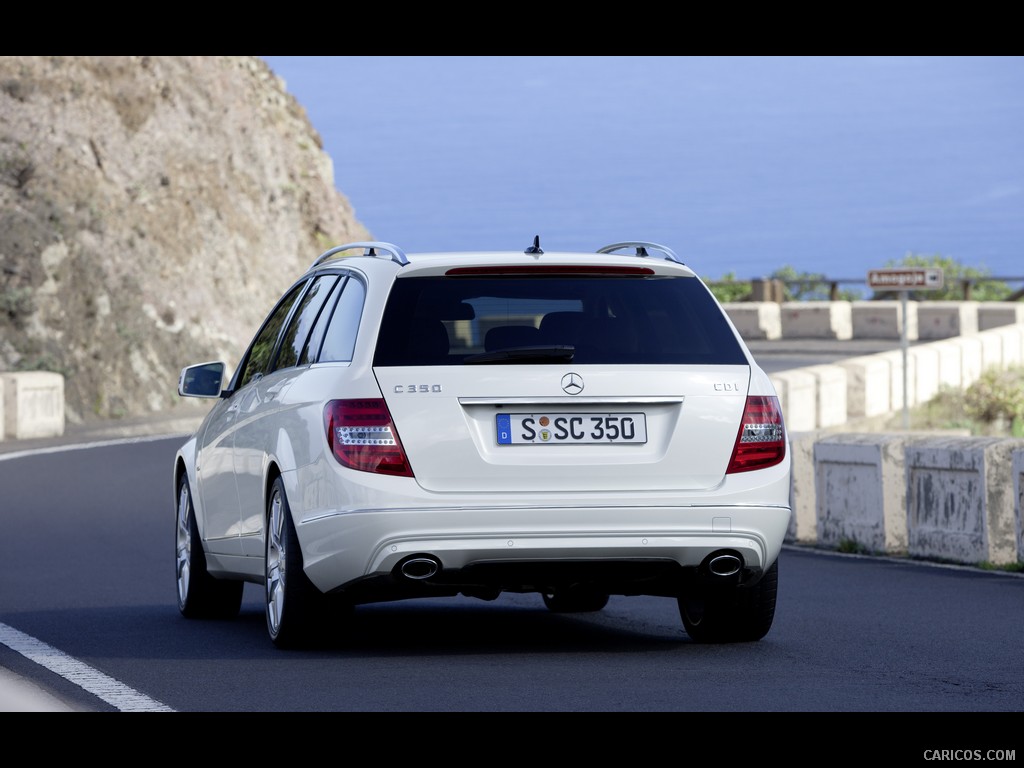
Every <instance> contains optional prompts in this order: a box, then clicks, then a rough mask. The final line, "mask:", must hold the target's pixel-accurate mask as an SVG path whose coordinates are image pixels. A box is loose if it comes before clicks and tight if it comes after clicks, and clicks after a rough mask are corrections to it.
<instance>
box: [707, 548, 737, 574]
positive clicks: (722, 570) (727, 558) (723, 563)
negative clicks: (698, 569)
mask: <svg viewBox="0 0 1024 768" xmlns="http://www.w3.org/2000/svg"><path fill="white" fill-rule="evenodd" d="M742 568H743V560H741V559H740V558H739V557H737V556H736V555H733V554H731V553H723V554H719V555H715V556H713V557H712V558H711V559H710V560H708V571H709V572H710V573H711V574H712V575H713V576H735V575H736V574H737V573H739V572H740V569H742Z"/></svg>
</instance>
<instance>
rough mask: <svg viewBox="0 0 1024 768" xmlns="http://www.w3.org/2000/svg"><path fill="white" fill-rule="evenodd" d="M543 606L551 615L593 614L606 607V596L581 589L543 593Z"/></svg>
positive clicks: (603, 593) (574, 588) (572, 588)
mask: <svg viewBox="0 0 1024 768" xmlns="http://www.w3.org/2000/svg"><path fill="white" fill-rule="evenodd" d="M543 597H544V605H546V606H547V609H548V610H549V611H551V612H552V613H594V612H595V611H600V610H601V609H602V608H604V607H605V606H606V605H608V594H607V593H605V592H598V591H596V590H592V589H586V588H583V587H571V588H569V589H564V590H559V591H558V592H550V593H544V595H543Z"/></svg>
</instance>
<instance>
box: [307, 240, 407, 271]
mask: <svg viewBox="0 0 1024 768" xmlns="http://www.w3.org/2000/svg"><path fill="white" fill-rule="evenodd" d="M356 248H362V249H363V256H378V257H381V258H384V257H386V258H389V259H391V261H393V262H395V263H396V264H399V265H401V266H403V267H404V266H405V265H406V264H408V263H409V259H407V258H406V256H405V251H403V250H402V249H401V248H399V247H398V246H397V245H392V244H391V243H378V242H375V241H368V242H360V243H346V244H345V245H338V246H335V247H334V248H331V249H330V250H329V251H324V252H323V253H321V254H320V255H319V256H318V257H317V260H316V261H314V262H313V263H312V264H310V265H309V268H310V269H313V268H314V267H318V266H320V265H321V264H323V263H324V262H325V261H327V259H329V258H331V257H332V256H334V255H335V254H338V253H341V252H342V251H351V250H354V249H356ZM377 251H384V252H385V253H384V254H380V253H377Z"/></svg>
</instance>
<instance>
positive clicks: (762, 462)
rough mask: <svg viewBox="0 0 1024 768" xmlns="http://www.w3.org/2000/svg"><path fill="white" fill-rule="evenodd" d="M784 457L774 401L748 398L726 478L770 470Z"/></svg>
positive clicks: (781, 427) (779, 414)
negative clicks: (742, 473)
mask: <svg viewBox="0 0 1024 768" xmlns="http://www.w3.org/2000/svg"><path fill="white" fill-rule="evenodd" d="M785 457H786V427H785V424H784V423H783V420H782V407H781V406H780V405H779V398H777V397H774V396H773V397H756V396H753V395H751V396H748V397H747V403H746V405H745V406H744V408H743V419H742V420H741V421H740V431H739V433H738V434H737V435H736V445H735V446H734V447H733V449H732V459H730V460H729V468H728V469H727V470H725V473H726V474H727V475H730V474H735V473H736V472H749V471H751V470H753V469H766V468H767V467H774V466H775V465H776V464H779V463H781V462H782V460H783V459H784V458H785Z"/></svg>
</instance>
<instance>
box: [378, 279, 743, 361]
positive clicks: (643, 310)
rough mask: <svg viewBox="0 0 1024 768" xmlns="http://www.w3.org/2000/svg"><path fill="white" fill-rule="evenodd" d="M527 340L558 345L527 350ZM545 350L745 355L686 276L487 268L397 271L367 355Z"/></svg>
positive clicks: (517, 354)
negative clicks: (441, 273)
mask: <svg viewBox="0 0 1024 768" xmlns="http://www.w3.org/2000/svg"><path fill="white" fill-rule="evenodd" d="M566 348H571V349H569V350H568V356H565V355H563V354H561V353H562V352H564V351H565V350H566ZM508 350H513V352H511V353H510V352H508ZM530 350H537V351H538V352H544V351H548V352H551V351H554V352H557V353H559V354H554V355H551V356H549V357H548V358H544V357H543V356H542V355H539V354H538V356H537V357H536V358H534V357H530V356H529V354H528V352H529V351H530ZM524 351H525V352H526V353H527V354H524ZM544 359H548V360H550V361H552V362H565V361H566V360H567V359H568V360H571V361H572V362H574V363H580V364H588V363H593V364H602V363H619V364H663V365H678V364H705V365H742V364H746V362H747V359H746V356H745V355H744V353H743V351H742V349H741V347H740V344H739V342H738V341H737V339H736V337H735V335H734V334H733V331H732V328H731V327H730V326H729V324H728V321H727V319H726V317H725V314H724V312H723V311H722V310H721V308H720V306H719V304H718V303H717V301H716V300H715V298H714V297H713V296H712V295H711V293H710V292H709V291H708V290H707V289H706V288H705V287H704V286H703V285H702V284H701V283H700V281H699V280H697V279H695V278H692V277H663V276H643V277H639V276H630V277H618V276H607V275H602V276H585V275H583V276H581V275H537V276H526V277H524V276H498V275H495V276H472V277H408V278H399V279H397V280H396V281H395V284H394V287H393V288H392V290H391V294H390V296H389V297H388V301H387V305H386V306H385V309H384V316H383V318H382V322H381V329H380V334H379V336H378V339H377V349H376V353H375V356H374V365H379V366H397V365H464V364H488V363H503V362H504V363H509V362H542V361H543V360H544Z"/></svg>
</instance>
